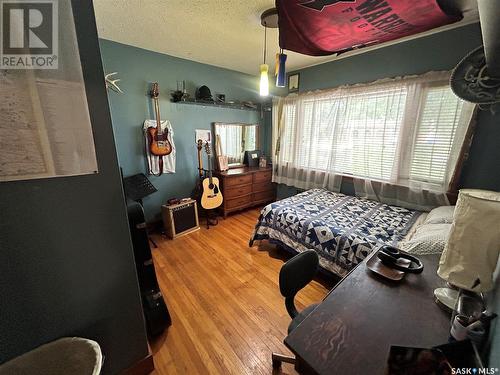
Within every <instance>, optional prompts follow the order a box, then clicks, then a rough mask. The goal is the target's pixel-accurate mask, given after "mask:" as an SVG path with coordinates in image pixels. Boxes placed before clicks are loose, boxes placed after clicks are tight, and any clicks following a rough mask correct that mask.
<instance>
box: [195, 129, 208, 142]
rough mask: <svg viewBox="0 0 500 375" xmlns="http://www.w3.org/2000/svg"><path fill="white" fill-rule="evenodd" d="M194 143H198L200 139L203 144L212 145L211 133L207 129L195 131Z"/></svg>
mask: <svg viewBox="0 0 500 375" xmlns="http://www.w3.org/2000/svg"><path fill="white" fill-rule="evenodd" d="M194 132H195V136H194V141H195V142H198V139H201V140H202V141H203V143H206V142H208V143H212V132H211V131H210V130H208V129H195V131H194Z"/></svg>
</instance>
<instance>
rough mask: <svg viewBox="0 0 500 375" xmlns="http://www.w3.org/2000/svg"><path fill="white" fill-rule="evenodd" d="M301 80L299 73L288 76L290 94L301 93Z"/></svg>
mask: <svg viewBox="0 0 500 375" xmlns="http://www.w3.org/2000/svg"><path fill="white" fill-rule="evenodd" d="M299 78H300V74H299V73H295V74H291V75H289V76H288V92H297V91H299Z"/></svg>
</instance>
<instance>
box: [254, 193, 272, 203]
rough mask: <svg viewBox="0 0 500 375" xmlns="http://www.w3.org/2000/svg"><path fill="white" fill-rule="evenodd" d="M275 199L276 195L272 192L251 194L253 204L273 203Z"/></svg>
mask: <svg viewBox="0 0 500 375" xmlns="http://www.w3.org/2000/svg"><path fill="white" fill-rule="evenodd" d="M275 199H276V195H275V194H274V190H270V191H261V192H260V193H253V201H254V202H264V201H273V200H275Z"/></svg>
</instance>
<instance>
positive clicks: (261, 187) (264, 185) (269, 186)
mask: <svg viewBox="0 0 500 375" xmlns="http://www.w3.org/2000/svg"><path fill="white" fill-rule="evenodd" d="M269 190H274V186H273V183H272V182H261V183H255V184H253V185H252V191H253V192H254V193H260V192H261V191H269Z"/></svg>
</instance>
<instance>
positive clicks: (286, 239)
mask: <svg viewBox="0 0 500 375" xmlns="http://www.w3.org/2000/svg"><path fill="white" fill-rule="evenodd" d="M420 214H421V213H420V212H418V211H414V210H409V209H406V208H402V207H397V206H389V205H387V204H383V203H379V202H375V201H371V200H367V199H362V198H357V197H351V196H347V195H344V194H339V193H333V192H330V191H327V190H324V189H313V190H309V191H306V192H304V193H301V194H297V195H295V196H293V197H290V198H287V199H283V200H281V201H278V202H275V203H271V204H269V205H267V206H266V207H264V208H263V209H262V212H261V214H260V217H259V220H258V222H257V225H256V227H255V231H254V234H253V236H252V238H251V240H250V246H252V244H253V241H255V240H269V241H270V242H271V243H275V244H277V245H279V246H282V247H284V248H285V249H288V250H291V251H293V252H302V251H304V250H306V249H314V250H316V252H317V253H318V255H319V258H320V265H321V266H322V267H323V268H325V269H327V270H328V271H330V272H333V273H335V274H337V275H339V276H344V275H345V274H346V273H347V272H348V271H349V270H351V269H352V268H354V267H355V266H356V265H357V264H358V263H359V262H361V261H362V260H363V259H364V258H366V256H367V255H368V254H370V253H371V252H372V251H373V250H375V249H377V248H379V247H380V246H382V245H385V244H388V245H395V244H396V243H397V242H398V241H400V240H401V239H402V238H403V237H404V236H405V234H406V233H407V232H408V230H409V229H410V228H411V226H412V225H413V223H414V222H415V221H416V219H417V218H418V216H420Z"/></svg>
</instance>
